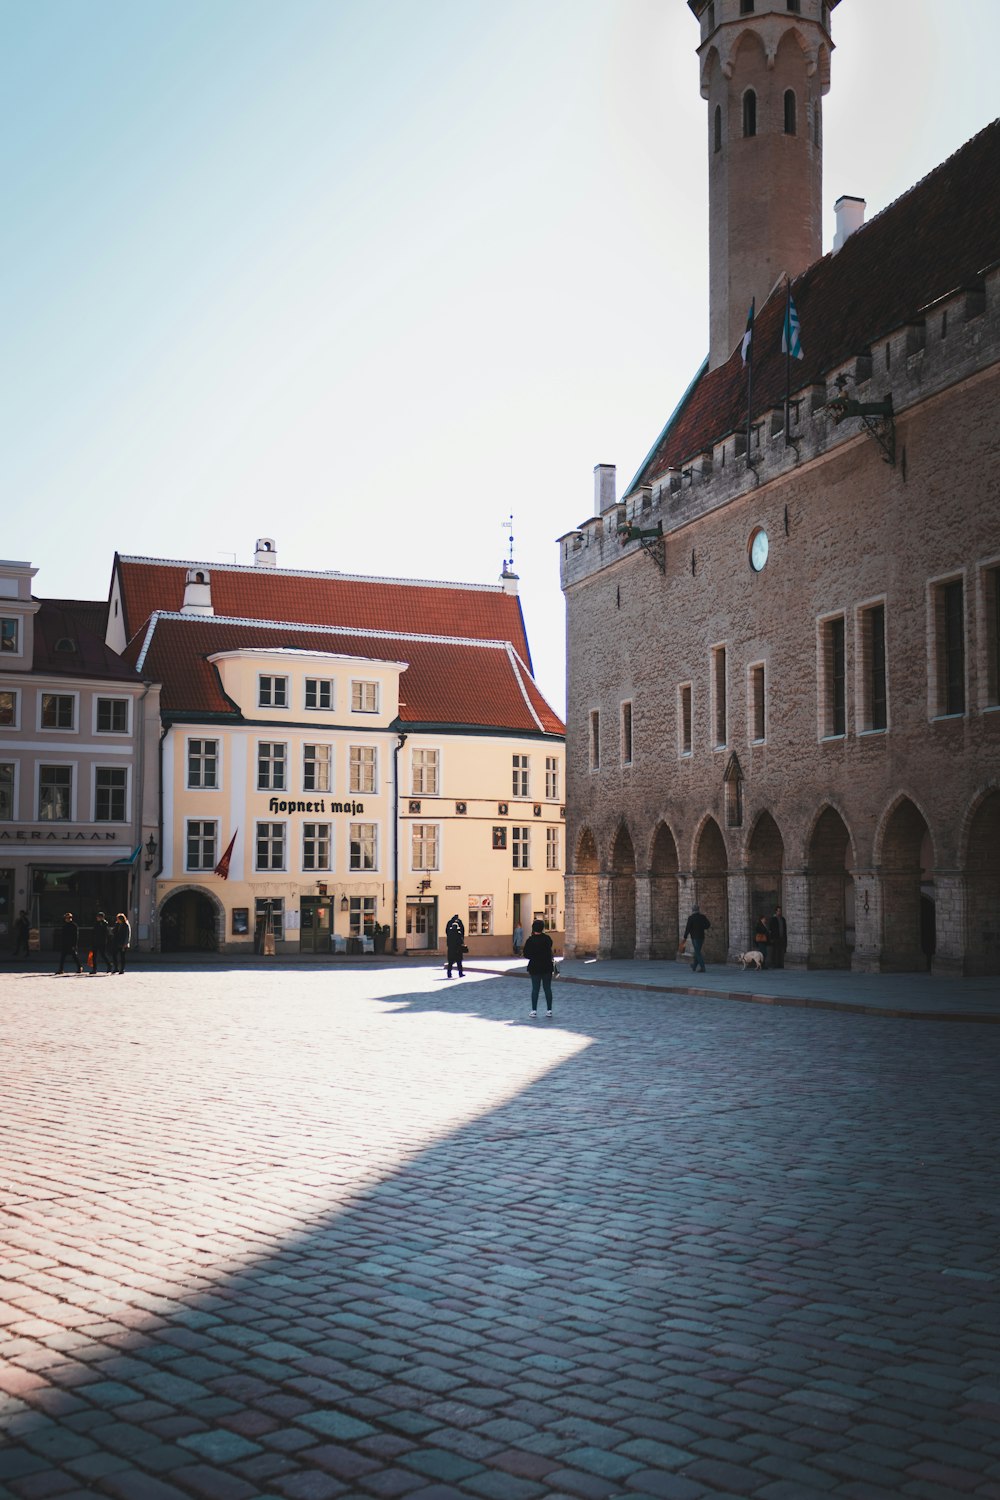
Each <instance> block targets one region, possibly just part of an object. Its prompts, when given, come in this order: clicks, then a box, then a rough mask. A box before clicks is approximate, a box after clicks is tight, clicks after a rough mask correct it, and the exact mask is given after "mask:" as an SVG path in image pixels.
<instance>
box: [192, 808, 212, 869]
mask: <svg viewBox="0 0 1000 1500" xmlns="http://www.w3.org/2000/svg"><path fill="white" fill-rule="evenodd" d="M217 831H218V830H217V825H216V823H215V821H214V820H213V819H204V818H189V819H188V825H187V865H186V868H187V869H188V870H214V869H215V866H216V865H217V864H218V861H219V856H218V853H217V851H216V834H217Z"/></svg>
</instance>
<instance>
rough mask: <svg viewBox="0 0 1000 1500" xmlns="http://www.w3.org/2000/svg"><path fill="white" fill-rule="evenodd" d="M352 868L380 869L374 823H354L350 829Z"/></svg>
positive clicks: (350, 859) (350, 860)
mask: <svg viewBox="0 0 1000 1500" xmlns="http://www.w3.org/2000/svg"><path fill="white" fill-rule="evenodd" d="M349 862H350V868H351V869H352V870H376V869H377V868H378V845H377V829H376V827H375V824H374V823H352V824H351V829H350V857H349Z"/></svg>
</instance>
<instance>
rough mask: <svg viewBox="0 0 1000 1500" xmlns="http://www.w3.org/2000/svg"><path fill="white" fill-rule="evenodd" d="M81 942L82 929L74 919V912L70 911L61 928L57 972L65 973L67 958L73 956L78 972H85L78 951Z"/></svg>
mask: <svg viewBox="0 0 1000 1500" xmlns="http://www.w3.org/2000/svg"><path fill="white" fill-rule="evenodd" d="M79 942H80V929H79V927H77V925H76V923H75V922H74V921H73V913H72V912H71V911H68V912H67V913H66V915H65V916H64V917H63V924H62V927H61V928H60V929H59V967H58V969H57V970H56V973H57V974H63V973H65V971H66V960H67V958H71V959H72V960H73V962H74V963H75V964H76V972H77V973H78V974H80V973H82V972H83V965H82V964H81V963H80V955H79V953H78V952H77V951H76V950H77V946H78V944H79Z"/></svg>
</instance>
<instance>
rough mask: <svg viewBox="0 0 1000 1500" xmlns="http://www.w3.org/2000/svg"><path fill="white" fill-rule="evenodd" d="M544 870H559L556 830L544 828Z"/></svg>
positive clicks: (557, 832)
mask: <svg viewBox="0 0 1000 1500" xmlns="http://www.w3.org/2000/svg"><path fill="white" fill-rule="evenodd" d="M545 868H546V869H547V870H558V868H559V830H558V828H546V830H545Z"/></svg>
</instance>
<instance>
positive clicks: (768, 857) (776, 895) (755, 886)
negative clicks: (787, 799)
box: [741, 812, 785, 948]
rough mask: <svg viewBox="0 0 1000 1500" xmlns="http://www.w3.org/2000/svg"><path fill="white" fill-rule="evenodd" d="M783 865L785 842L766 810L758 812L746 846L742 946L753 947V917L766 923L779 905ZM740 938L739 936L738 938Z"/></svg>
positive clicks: (755, 922)
mask: <svg viewBox="0 0 1000 1500" xmlns="http://www.w3.org/2000/svg"><path fill="white" fill-rule="evenodd" d="M784 866H785V841H784V839H783V838H782V837H781V832H780V830H779V828H778V825H777V823H776V822H775V821H774V819H773V818H772V817H771V814H770V813H769V812H762V813H761V815H760V817H759V818H758V819H757V822H756V823H755V824H754V829H753V833H752V834H751V836H750V842H749V844H748V845H747V874H748V876H749V877H750V882H749V883H750V910H749V912H748V916H749V920H750V930H749V932H748V933H747V934H746V943H745V945H744V946H745V947H747V948H752V947H753V933H754V928H755V927H756V925H757V918H758V917H763V918H764V921H765V922H769V921H770V920H771V917H772V916H773V914H774V908H775V907H776V906H780V905H781V877H782V871H783V870H784ZM741 941H742V939H741Z"/></svg>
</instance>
